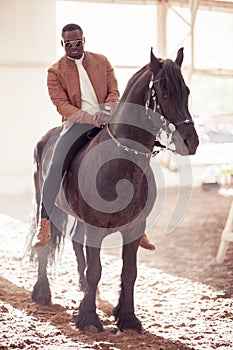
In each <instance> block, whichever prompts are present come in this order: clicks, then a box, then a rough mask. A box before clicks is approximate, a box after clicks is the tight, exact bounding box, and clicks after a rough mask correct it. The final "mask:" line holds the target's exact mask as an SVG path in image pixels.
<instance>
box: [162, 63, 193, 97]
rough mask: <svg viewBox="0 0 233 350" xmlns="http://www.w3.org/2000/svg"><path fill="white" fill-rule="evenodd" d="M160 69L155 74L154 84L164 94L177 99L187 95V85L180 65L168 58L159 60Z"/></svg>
mask: <svg viewBox="0 0 233 350" xmlns="http://www.w3.org/2000/svg"><path fill="white" fill-rule="evenodd" d="M160 62H161V65H162V69H160V70H159V72H158V74H156V85H157V88H158V90H160V91H162V93H163V94H164V95H167V96H168V97H173V98H175V99H178V100H179V101H180V100H181V101H182V100H183V97H184V96H185V94H186V95H187V86H186V85H185V82H184V79H183V77H182V74H181V70H180V67H179V66H178V65H177V64H176V63H175V62H173V61H172V60H170V59H166V60H160Z"/></svg>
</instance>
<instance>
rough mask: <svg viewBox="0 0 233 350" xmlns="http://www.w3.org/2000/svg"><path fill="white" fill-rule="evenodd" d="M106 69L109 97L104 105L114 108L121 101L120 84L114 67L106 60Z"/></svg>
mask: <svg viewBox="0 0 233 350" xmlns="http://www.w3.org/2000/svg"><path fill="white" fill-rule="evenodd" d="M106 69H107V96H106V98H105V101H104V104H105V105H109V106H110V107H112V108H113V107H114V106H115V104H116V103H117V102H118V101H119V96H120V94H119V91H118V84H117V80H116V77H115V73H114V70H113V67H112V66H111V64H110V62H109V61H108V60H107V59H106Z"/></svg>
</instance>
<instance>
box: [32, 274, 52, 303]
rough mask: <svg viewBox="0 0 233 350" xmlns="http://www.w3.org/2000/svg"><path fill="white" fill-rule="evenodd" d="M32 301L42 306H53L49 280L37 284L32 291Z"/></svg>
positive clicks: (45, 279) (41, 280)
mask: <svg viewBox="0 0 233 350" xmlns="http://www.w3.org/2000/svg"><path fill="white" fill-rule="evenodd" d="M32 301H33V302H34V303H36V304H40V305H46V306H49V305H51V291H50V288H49V282H48V279H47V278H43V279H40V280H38V281H37V282H36V284H35V286H34V288H33V291H32Z"/></svg>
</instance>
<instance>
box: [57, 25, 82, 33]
mask: <svg viewBox="0 0 233 350" xmlns="http://www.w3.org/2000/svg"><path fill="white" fill-rule="evenodd" d="M76 29H78V30H80V32H81V33H82V34H83V30H82V28H81V27H80V26H79V25H78V24H74V23H70V24H66V25H65V27H63V28H62V35H63V33H65V32H70V31H72V30H76Z"/></svg>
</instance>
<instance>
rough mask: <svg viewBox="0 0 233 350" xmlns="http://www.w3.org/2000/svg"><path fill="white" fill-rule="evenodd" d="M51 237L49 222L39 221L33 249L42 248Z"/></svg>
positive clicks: (44, 219) (47, 220)
mask: <svg viewBox="0 0 233 350" xmlns="http://www.w3.org/2000/svg"><path fill="white" fill-rule="evenodd" d="M50 237H51V233H50V220H49V219H46V218H42V219H41V221H40V225H39V227H38V234H37V236H36V238H37V240H36V242H35V243H34V244H33V247H34V248H41V247H44V246H45V245H46V244H47V243H48V241H49V239H50Z"/></svg>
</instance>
